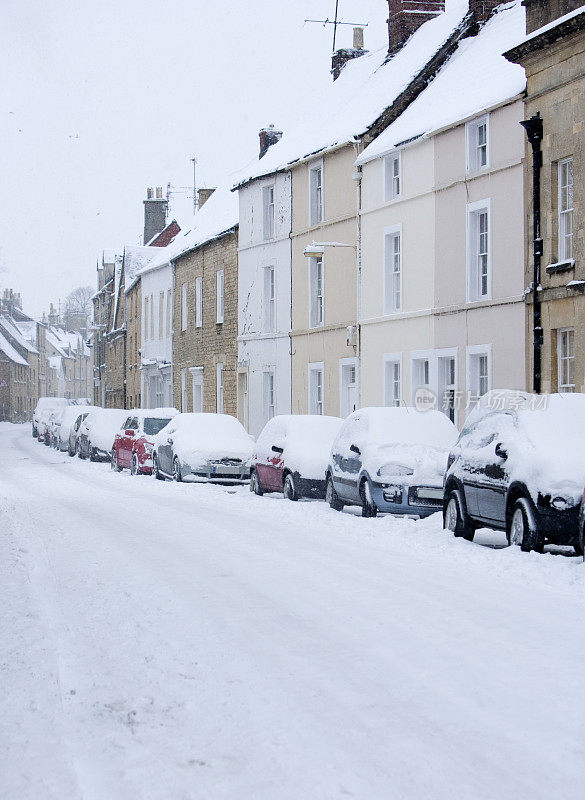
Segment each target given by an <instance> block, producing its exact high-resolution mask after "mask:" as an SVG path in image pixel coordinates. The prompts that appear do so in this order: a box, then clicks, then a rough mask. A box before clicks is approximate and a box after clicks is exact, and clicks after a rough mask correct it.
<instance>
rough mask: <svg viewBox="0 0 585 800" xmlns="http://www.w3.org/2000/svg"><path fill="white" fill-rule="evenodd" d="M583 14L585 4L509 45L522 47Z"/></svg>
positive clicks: (584, 12) (511, 47)
mask: <svg viewBox="0 0 585 800" xmlns="http://www.w3.org/2000/svg"><path fill="white" fill-rule="evenodd" d="M581 14H585V6H579V8H576V9H575V10H574V11H569V13H568V14H564V15H563V16H562V17H559V18H558V19H554V20H553V21H552V22H549V23H548V25H543V26H542V28H538V29H537V30H535V31H532V33H530V34H528V36H523V37H522V38H521V39H520V40H519V39H516V40H515V41H514V43H513V44H511V45H509V47H510V49H513V48H515V47H520V46H521V45H523V44H527V43H528V42H530V41H532V40H533V39H537V38H538V37H539V36H542V34H543V33H548V32H549V31H552V30H554V29H555V28H558V27H559V26H560V25H563V24H564V23H565V22H569V20H571V19H573V18H574V17H578V16H580V15H581ZM525 30H526V29H525Z"/></svg>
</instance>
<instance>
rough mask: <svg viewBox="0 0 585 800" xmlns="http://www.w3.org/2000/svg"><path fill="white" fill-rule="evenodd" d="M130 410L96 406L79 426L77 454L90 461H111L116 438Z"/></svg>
mask: <svg viewBox="0 0 585 800" xmlns="http://www.w3.org/2000/svg"><path fill="white" fill-rule="evenodd" d="M127 417H128V412H127V411H125V410H124V409H121V408H95V409H94V410H93V411H90V412H89V414H88V415H87V417H86V418H85V419H84V420H83V422H82V423H81V425H80V427H79V434H78V436H77V454H78V455H79V457H80V458H89V460H90V461H109V460H110V455H111V452H112V447H113V445H114V438H115V436H116V434H117V433H118V431H119V430H120V427H121V426H122V423H123V422H124V420H125V419H126V418H127Z"/></svg>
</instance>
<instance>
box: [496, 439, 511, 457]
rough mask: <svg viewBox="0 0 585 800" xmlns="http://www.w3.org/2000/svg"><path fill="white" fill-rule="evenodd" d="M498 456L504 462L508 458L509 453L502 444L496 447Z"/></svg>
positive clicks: (499, 443)
mask: <svg viewBox="0 0 585 800" xmlns="http://www.w3.org/2000/svg"><path fill="white" fill-rule="evenodd" d="M496 455H497V457H498V458H502V459H503V460H504V461H505V460H506V459H507V458H508V451H507V450H506V448H505V447H504V445H503V444H502V443H501V442H498V443H497V445H496Z"/></svg>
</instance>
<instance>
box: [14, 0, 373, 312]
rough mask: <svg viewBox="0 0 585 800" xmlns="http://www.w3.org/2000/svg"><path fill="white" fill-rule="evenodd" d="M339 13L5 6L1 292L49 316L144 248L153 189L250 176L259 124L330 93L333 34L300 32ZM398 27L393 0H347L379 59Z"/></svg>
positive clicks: (288, 4)
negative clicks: (103, 262)
mask: <svg viewBox="0 0 585 800" xmlns="http://www.w3.org/2000/svg"><path fill="white" fill-rule="evenodd" d="M334 8H335V0H247V1H246V2H241V1H240V2H238V0H231V2H226V0H223V1H222V0H216V2H214V3H210V2H209V0H166V2H162V0H159V2H153V1H152V0H114V1H112V0H100V2H97V3H96V2H95V0H91V2H89V1H88V0H78V2H74V0H51V2H50V3H48V2H46V0H3V2H2V26H1V29H2V30H1V33H0V74H1V75H2V102H1V103H0V141H1V142H2V146H1V147H0V176H1V185H2V193H3V202H2V211H1V213H0V290H3V289H4V288H5V287H12V288H14V289H15V290H16V291H20V292H21V293H22V295H23V300H24V306H25V309H27V310H28V312H29V313H31V314H33V315H40V314H41V313H42V311H43V310H45V309H48V306H49V302H50V301H52V302H54V303H56V302H57V301H58V299H59V298H62V299H63V298H64V297H65V296H66V295H67V294H68V292H69V291H71V290H72V289H73V288H75V287H76V286H77V285H80V284H86V283H89V284H90V285H92V286H93V285H94V283H95V264H96V259H97V256H98V254H99V252H100V251H101V249H103V248H106V247H107V248H109V247H119V246H121V245H123V244H124V243H131V244H136V243H139V242H141V235H142V227H143V206H142V200H143V199H144V198H145V196H146V187H147V186H156V185H162V186H166V183H167V181H171V183H172V184H173V185H174V186H177V187H181V186H183V187H186V186H188V185H190V184H191V183H192V165H191V162H190V159H191V158H192V157H193V156H196V157H197V159H198V163H199V167H198V170H199V176H200V180H199V181H198V183H199V185H202V183H206V184H210V185H213V184H216V183H217V182H218V181H220V180H222V178H224V177H225V176H226V175H227V174H229V173H230V172H232V171H234V170H237V169H239V168H240V167H242V166H243V165H244V164H245V163H247V161H249V160H250V158H252V157H254V155H255V154H256V151H257V146H258V145H257V141H258V136H257V134H258V130H259V128H260V127H262V126H263V125H266V124H268V123H271V122H273V123H274V124H275V125H277V126H283V127H284V128H286V124H287V120H290V119H294V118H295V117H297V116H298V114H299V113H302V107H303V105H304V103H305V102H306V98H307V96H310V94H311V93H312V92H313V91H314V90H320V89H322V88H323V86H324V85H326V84H327V83H329V82H330V81H331V77H330V75H329V68H330V51H331V38H332V32H333V31H332V27H331V26H327V28H324V27H323V26H320V25H310V24H307V25H303V20H304V18H305V17H313V18H317V19H324V18H325V17H327V16H328V17H332V16H333V13H334ZM387 15H388V5H387V2H386V0H340V18H341V19H342V20H348V21H350V22H369V23H370V25H369V27H368V28H367V29H366V47H367V48H368V49H374V48H375V47H380V46H384V45H385V42H386V39H387V27H386V18H387ZM351 36H352V34H351V27H349V26H348V27H342V28H341V29H340V32H339V34H338V46H350V45H351ZM177 198H178V196H177ZM178 199H179V198H178ZM181 199H182V200H183V204H182V210H183V211H184V210H185V207H186V206H188V205H189V203H188V202H186V200H187V198H186V197H185V196H183V197H182V198H181ZM177 210H181V209H179V205H178V206H177Z"/></svg>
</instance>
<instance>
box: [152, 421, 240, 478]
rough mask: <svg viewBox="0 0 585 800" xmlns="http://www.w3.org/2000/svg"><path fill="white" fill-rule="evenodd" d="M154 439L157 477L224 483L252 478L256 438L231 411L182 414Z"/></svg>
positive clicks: (154, 470)
mask: <svg viewBox="0 0 585 800" xmlns="http://www.w3.org/2000/svg"><path fill="white" fill-rule="evenodd" d="M153 443H154V452H153V455H152V462H153V463H152V472H153V475H154V476H155V478H158V479H161V480H162V479H164V478H172V479H173V480H175V481H182V480H184V479H185V478H189V479H191V480H204V481H210V482H221V483H241V482H243V481H247V480H248V479H249V478H250V460H251V458H252V451H253V447H254V440H253V439H252V437H251V436H250V435H249V434H248V433H246V431H245V429H244V427H243V426H242V425H241V423H240V422H239V421H238V420H237V419H236V418H235V417H232V416H230V415H229V414H178V415H177V416H176V417H174V418H173V419H172V420H171V421H170V422H169V424H168V425H167V426H166V427H165V428H163V429H162V431H161V432H160V433H157V435H156V436H155V437H154V439H153Z"/></svg>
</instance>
